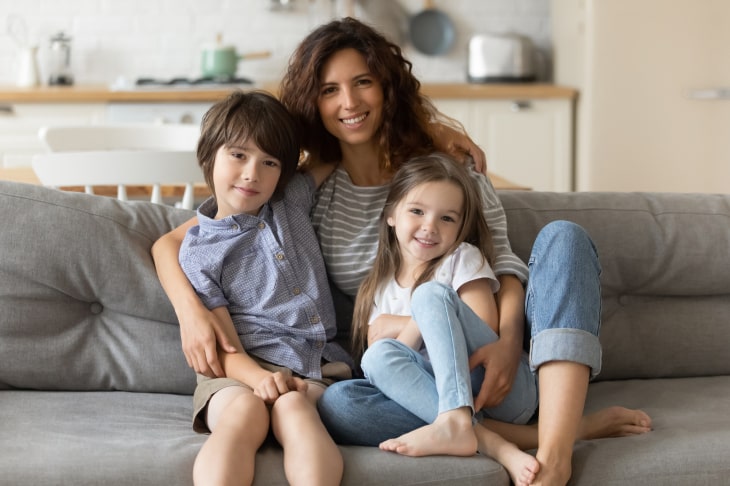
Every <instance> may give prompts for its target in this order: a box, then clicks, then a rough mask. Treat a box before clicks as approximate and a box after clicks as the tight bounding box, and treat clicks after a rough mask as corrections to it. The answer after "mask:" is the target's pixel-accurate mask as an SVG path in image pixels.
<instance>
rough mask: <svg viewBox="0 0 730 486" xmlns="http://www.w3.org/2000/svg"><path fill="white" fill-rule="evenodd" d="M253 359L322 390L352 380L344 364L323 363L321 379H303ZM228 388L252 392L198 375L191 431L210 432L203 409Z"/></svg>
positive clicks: (230, 380)
mask: <svg viewBox="0 0 730 486" xmlns="http://www.w3.org/2000/svg"><path fill="white" fill-rule="evenodd" d="M253 358H254V360H256V362H257V363H258V364H259V366H261V367H262V368H263V369H265V370H268V371H271V372H277V371H289V372H290V373H291V374H292V376H295V377H299V378H302V379H304V381H306V382H307V383H308V384H310V385H316V386H320V387H322V388H327V387H328V386H329V385H331V384H332V383H334V382H336V381H339V380H345V379H349V378H352V370H350V367H349V366H348V365H347V364H346V363H341V362H333V363H325V364H324V365H322V378H305V377H303V376H301V375H299V374H297V373H294V372H293V371H291V370H289V369H288V368H285V367H283V366H278V365H275V364H272V363H269V362H268V361H264V360H262V359H259V358H256V357H253ZM229 386H241V387H244V388H247V389H249V390H252V391H253V388H251V387H250V386H248V385H246V384H244V383H241V382H240V381H238V380H234V379H233V378H208V377H207V376H205V375H201V374H198V385H197V386H196V387H195V394H194V395H193V430H194V431H195V432H199V433H201V434H207V433H209V432H210V430H209V429H208V426H207V425H206V423H205V409H206V407H207V406H208V402H210V399H211V397H213V395H215V394H216V393H217V392H219V391H220V390H222V389H223V388H227V387H229Z"/></svg>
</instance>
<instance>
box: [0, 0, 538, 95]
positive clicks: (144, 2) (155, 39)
mask: <svg viewBox="0 0 730 486" xmlns="http://www.w3.org/2000/svg"><path fill="white" fill-rule="evenodd" d="M350 2H351V3H350ZM277 4H288V6H287V7H285V8H278V9H275V8H273V6H275V5H277ZM389 5H390V7H389ZM424 5H425V4H424V2H423V1H422V0H288V2H287V1H284V0H126V1H122V0H25V1H23V2H18V1H17V0H0V12H2V14H0V21H2V22H3V24H2V27H3V30H2V32H0V83H2V84H13V83H15V80H16V71H17V68H16V66H17V48H16V42H15V41H14V39H13V37H12V36H11V35H10V34H9V33H8V32H7V29H6V28H5V26H6V25H7V19H8V16H9V15H11V14H16V15H18V16H20V17H21V18H22V19H23V20H24V22H25V24H26V26H27V38H28V39H29V42H31V43H33V44H36V45H38V46H39V52H38V62H39V68H40V73H41V79H42V80H45V79H46V69H45V64H44V61H45V59H46V58H47V51H48V46H49V43H50V42H49V39H50V37H51V36H52V35H53V34H55V33H56V32H58V31H60V30H63V31H64V32H66V33H67V34H69V35H70V36H71V37H72V71H73V74H74V76H75V79H76V82H77V83H111V82H113V81H114V80H116V79H118V78H120V77H123V78H126V79H128V80H134V79H136V78H138V77H157V78H165V79H168V78H173V77H178V76H180V77H197V76H200V64H199V63H200V48H201V46H202V45H203V44H205V43H210V42H213V41H214V40H215V37H216V34H217V33H221V34H222V35H223V39H224V43H226V44H233V45H234V46H236V48H237V49H238V50H239V51H240V52H241V53H244V54H245V53H246V52H255V51H261V50H270V51H271V53H272V56H271V57H270V58H268V59H261V60H254V59H252V60H243V61H241V62H240V64H239V69H238V74H239V75H240V76H245V77H248V78H251V79H254V80H256V81H278V80H279V79H280V77H281V74H282V72H283V70H284V68H285V67H286V63H287V60H288V59H289V55H290V54H291V52H292V51H293V49H294V48H295V46H296V45H297V44H298V42H299V41H300V40H301V39H302V38H303V37H304V36H305V35H306V34H307V33H308V32H309V31H310V30H311V29H312V28H313V27H314V26H316V25H319V24H320V23H322V22H325V21H327V20H329V19H331V18H333V17H336V16H341V15H344V14H346V13H347V12H348V9H349V8H352V9H353V11H354V13H355V15H356V16H357V17H358V18H361V19H363V20H365V21H366V22H368V23H371V24H373V25H375V26H377V27H379V28H380V29H381V30H383V31H385V32H388V33H389V34H390V36H391V37H398V36H400V37H401V40H402V42H400V43H401V45H402V46H403V47H404V50H405V52H406V55H407V57H408V58H409V59H410V60H411V61H412V62H413V64H414V70H415V72H416V74H417V75H418V76H419V78H420V79H421V80H422V81H427V82H461V81H465V79H466V45H467V41H468V39H469V37H470V36H471V35H473V34H476V33H486V32H507V31H513V32H517V33H520V34H524V35H527V36H529V37H531V38H532V40H533V42H535V44H536V45H537V46H538V48H539V49H540V51H541V52H542V53H543V54H545V56H544V57H545V58H546V59H549V58H550V12H549V2H548V1H546V0H449V1H446V0H436V1H435V2H434V5H435V6H436V7H437V8H439V9H441V10H442V11H443V12H445V13H446V14H448V15H449V16H450V17H451V19H452V20H453V22H454V24H455V25H456V29H457V40H456V43H455V45H454V47H453V49H451V50H450V51H449V52H448V53H447V54H446V55H443V56H435V57H429V56H425V55H422V54H420V53H418V52H417V51H415V50H414V49H413V48H412V47H411V46H410V45H409V43H408V40H407V39H408V34H407V20H408V17H409V16H411V15H414V14H416V13H418V12H419V11H421V10H422V9H423V8H424ZM390 9H393V10H390ZM394 12H395V14H394ZM398 12H400V15H398ZM394 19H400V22H398V21H395V20H394ZM16 37H17V36H16ZM548 64H549V63H548ZM542 77H543V78H549V70H548V69H546V70H545V73H544V74H543V75H542Z"/></svg>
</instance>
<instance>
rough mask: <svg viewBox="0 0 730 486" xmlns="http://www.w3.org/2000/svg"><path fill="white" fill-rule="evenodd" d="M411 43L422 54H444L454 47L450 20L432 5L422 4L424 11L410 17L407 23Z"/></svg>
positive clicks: (453, 35)
mask: <svg viewBox="0 0 730 486" xmlns="http://www.w3.org/2000/svg"><path fill="white" fill-rule="evenodd" d="M409 31H410V37H411V43H412V44H413V46H414V47H415V48H416V49H417V50H418V51H420V52H422V53H423V54H426V55H429V56H438V55H441V54H445V53H446V52H447V51H448V50H449V49H451V47H452V46H453V45H454V40H455V38H456V28H455V27H454V23H453V22H452V21H451V18H450V17H449V16H448V15H446V13H444V12H443V11H441V10H439V9H437V8H435V7H434V5H433V1H432V0H426V1H425V2H424V9H423V10H422V11H420V12H419V13H417V14H416V15H414V16H413V17H411V19H410V22H409Z"/></svg>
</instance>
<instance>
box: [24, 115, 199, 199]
mask: <svg viewBox="0 0 730 486" xmlns="http://www.w3.org/2000/svg"><path fill="white" fill-rule="evenodd" d="M199 136H200V128H199V127H198V126H197V125H192V124H163V125H157V124H154V125H153V124H147V123H134V124H131V123H130V124H116V125H80V126H46V127H42V128H41V129H40V130H39V132H38V137H39V138H40V139H41V140H42V141H43V143H44V144H45V145H46V147H47V148H48V150H49V152H50V153H49V154H48V155H51V154H54V153H59V154H61V153H71V152H72V153H73V156H71V157H63V156H59V157H55V156H54V157H38V158H37V162H36V161H34V162H33V168H34V170H35V172H36V175H37V176H38V178H39V179H40V180H41V183H42V184H45V185H50V186H55V187H63V186H85V191H86V193H88V194H94V193H95V190H94V187H93V186H100V185H113V186H117V197H118V198H119V199H122V200H127V187H126V186H131V185H134V186H151V187H152V191H151V198H150V199H151V200H152V201H153V202H157V203H161V202H162V185H163V184H164V185H165V186H184V187H185V191H184V194H183V198H182V201H181V202H180V203H178V204H176V205H178V206H182V207H185V208H192V207H193V204H194V198H195V195H194V184H195V183H202V182H204V179H203V176H202V174H201V172H200V168H199V167H198V164H197V161H196V159H195V149H196V146H197V143H198V138H199ZM89 151H91V152H93V153H92V154H84V152H89ZM50 164H59V165H60V167H59V168H52V167H51V165H50ZM41 171H42V172H43V174H41ZM140 189H141V188H140ZM97 190H99V188H97ZM147 191H149V189H147Z"/></svg>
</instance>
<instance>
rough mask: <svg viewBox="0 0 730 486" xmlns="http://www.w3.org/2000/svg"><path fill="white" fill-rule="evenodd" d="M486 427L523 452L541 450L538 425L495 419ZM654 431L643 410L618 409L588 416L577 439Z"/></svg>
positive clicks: (584, 419)
mask: <svg viewBox="0 0 730 486" xmlns="http://www.w3.org/2000/svg"><path fill="white" fill-rule="evenodd" d="M482 424H484V426H485V427H487V428H488V429H489V430H492V431H494V432H496V433H498V434H499V435H501V436H502V437H504V438H505V439H506V440H509V441H510V442H513V443H515V444H516V445H517V447H519V448H520V449H522V450H527V449H536V448H537V445H538V444H537V425H516V424H510V423H506V422H499V421H497V420H492V419H486V420H483V421H482ZM650 431H651V417H649V415H647V414H646V413H645V412H644V411H643V410H634V409H630V408H625V407H618V406H614V407H606V408H602V409H601V410H598V411H596V412H594V413H591V414H588V415H585V416H584V417H583V418H582V419H581V421H580V427H579V429H578V437H577V440H590V439H604V438H608V437H626V436H629V435H639V434H645V433H647V432H650Z"/></svg>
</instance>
